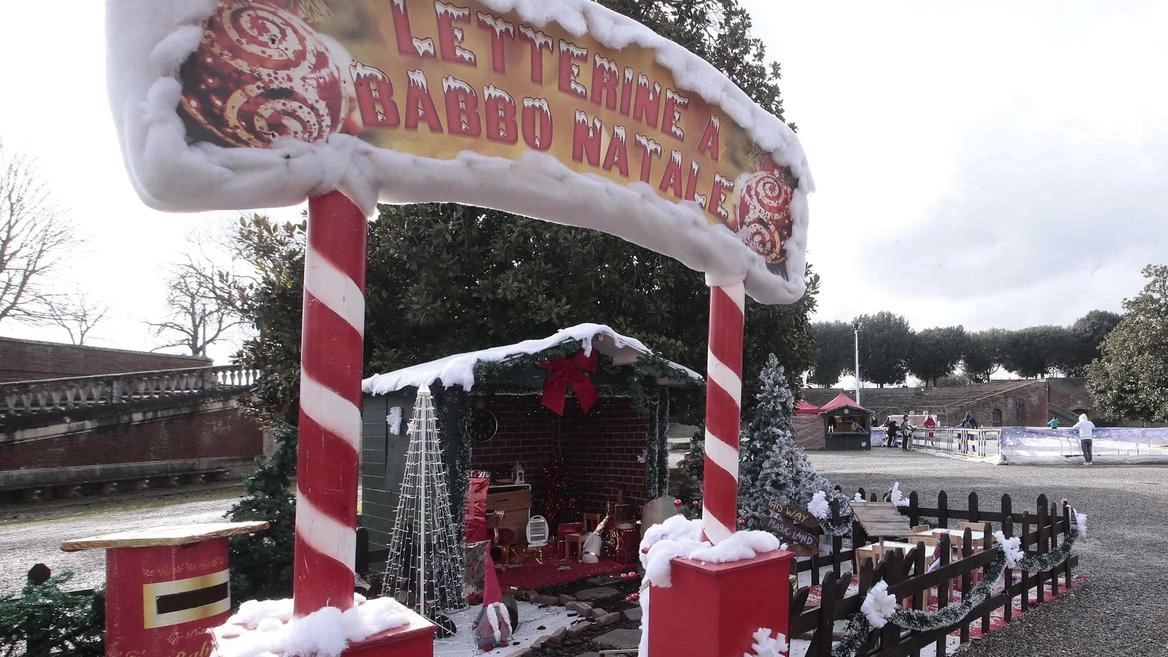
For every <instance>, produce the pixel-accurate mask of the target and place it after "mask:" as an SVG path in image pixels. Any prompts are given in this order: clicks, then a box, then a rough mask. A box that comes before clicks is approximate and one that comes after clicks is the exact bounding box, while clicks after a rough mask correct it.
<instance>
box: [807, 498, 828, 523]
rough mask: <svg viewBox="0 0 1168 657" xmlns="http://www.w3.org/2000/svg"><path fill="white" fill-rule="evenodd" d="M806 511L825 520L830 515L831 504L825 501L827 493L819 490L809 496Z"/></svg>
mask: <svg viewBox="0 0 1168 657" xmlns="http://www.w3.org/2000/svg"><path fill="white" fill-rule="evenodd" d="M807 513H810V514H811V515H813V516H815V517H816V518H819V519H820V520H827V519H828V518H830V517H831V504H830V503H829V502H828V501H827V493H825V492H823V491H819V492H817V493H815V495H812V496H811V501H810V502H808V503H807Z"/></svg>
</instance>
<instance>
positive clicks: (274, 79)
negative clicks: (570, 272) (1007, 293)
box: [107, 0, 811, 654]
mask: <svg viewBox="0 0 1168 657" xmlns="http://www.w3.org/2000/svg"><path fill="white" fill-rule="evenodd" d="M107 4H108V26H107V28H108V34H109V36H108V43H109V64H110V66H109V68H110V71H111V74H110V93H111V102H112V107H113V112H114V115H115V119H116V122H117V124H118V129H119V133H120V138H121V143H122V147H123V152H124V156H125V159H126V163H127V167H128V169H129V171H130V173H131V178H132V179H133V182H134V185H135V187H136V189H137V191H138V193H139V194H140V196H141V197H142V198H143V200H144V201H145V202H146V203H147V204H149V205H151V206H153V207H155V208H159V209H163V210H170V211H203V210H214V209H244V208H257V207H274V206H281V205H290V204H296V203H300V202H302V201H303V200H304V199H306V198H307V199H309V224H308V225H309V228H308V248H307V252H306V262H305V279H304V320H303V322H304V323H303V337H302V345H303V349H302V363H301V365H302V376H301V400H300V408H301V416H300V442H299V454H298V463H299V482H298V490H297V516H296V557H295V585H294V586H295V588H294V606H295V613H296V615H297V616H303V615H307V614H310V613H312V612H315V611H317V610H320V609H322V608H325V607H338V608H340V609H347V608H349V607H351V606H352V605H353V604H354V603H353V594H352V592H353V582H354V577H353V569H352V563H353V555H354V529H355V521H356V498H357V495H356V493H357V473H358V459H359V451H358V449H359V438H360V429H361V418H360V414H359V405H360V378H361V374H362V362H361V360H362V341H363V327H364V296H363V295H364V279H365V236H366V220H367V216H368V215H370V214H372V212H373V211H374V209H375V205H376V203H377V202H379V201H382V202H391V203H412V202H426V201H450V202H460V203H467V204H472V205H479V206H485V207H491V208H496V209H499V210H505V211H510V212H515V213H518V214H523V215H527V216H531V217H535V218H539V219H544V220H548V221H553V222H558V223H563V224H569V225H573V226H581V227H585V228H592V229H595V230H600V231H604V232H607V233H610V234H613V235H616V236H619V237H621V238H624V239H626V240H629V241H631V242H634V243H636V244H639V245H641V246H644V247H646V248H649V249H652V250H654V251H658V252H660V253H663V254H666V255H669V256H671V257H674V258H676V259H678V260H679V261H681V262H682V263H684V264H686V265H687V266H689V267H691V268H693V269H694V270H696V271H699V272H703V273H704V274H705V275H706V278H707V282H708V283H709V285H710V286H711V300H710V310H711V312H710V337H709V360H708V367H707V421H706V427H707V438H706V459H707V461H706V477H705V484H704V485H705V504H706V506H705V508H704V509H703V518H702V530H703V533H704V535H705V537H707V538H708V539H709V540H710V541H711V542H713V543H719V542H721V541H723V540H724V539H726V538H727V537H728V536H729V535H730V534H731V533H733V531H734V526H735V520H736V492H737V483H736V481H737V463H738V456H737V450H738V431H739V415H740V412H739V410H740V409H739V407H740V395H741V387H742V386H741V374H742V335H743V317H744V314H743V307H744V303H745V295H746V294H749V295H750V296H752V297H753V298H754V299H755V300H757V301H759V302H761V303H790V302H793V301H795V300H797V299H798V298H799V297H800V296H801V295H802V294H803V291H804V283H803V269H804V257H805V253H804V252H805V241H806V231H807V204H806V194H807V193H808V192H809V191H810V190H811V180H810V175H809V173H808V171H807V166H806V161H805V158H804V156H803V153H802V150H801V148H800V146H799V143H798V140H797V139H796V138H795V136H794V134H793V133H792V132H791V131H790V130H789V129H788V128H787V126H786V125H784V124H783V123H782V122H781V121H779V120H778V119H776V118H775V117H774V116H772V115H770V114H768V113H767V112H766V111H765V110H763V109H762V108H761V107H759V106H758V105H757V104H755V103H754V102H752V101H751V100H750V99H749V98H748V97H747V96H746V94H745V93H743V92H742V91H741V90H740V89H739V88H738V87H737V86H735V85H734V84H733V83H732V82H730V81H729V80H728V79H727V78H726V77H725V76H723V75H722V74H721V73H719V72H718V71H716V70H715V69H714V68H713V67H712V66H711V65H710V64H708V63H707V62H705V61H703V60H701V59H699V58H697V57H696V56H694V55H693V54H691V53H689V52H688V51H686V50H685V49H683V48H681V47H680V46H678V45H676V44H674V43H672V42H670V41H668V40H666V39H664V38H662V37H660V36H658V35H656V34H655V33H653V32H651V31H650V30H648V29H647V28H645V27H644V26H641V25H640V24H638V23H636V22H634V21H632V20H630V19H627V18H625V17H623V16H621V15H618V14H616V13H614V12H612V11H610V10H608V9H605V8H603V7H601V6H600V5H598V4H595V3H593V2H590V1H588V0H560V1H552V0H548V1H547V2H539V3H534V2H520V1H518V0H473V1H471V0H455V1H454V2H451V3H447V2H443V1H441V0H299V1H297V0H220V2H218V3H216V2H215V0H108V3H107ZM732 579H733V578H721V580H720V581H730V580H732ZM699 585H700V584H699ZM780 585H785V580H784V581H783V582H782V583H781V584H780V583H775V586H776V587H778V586H780ZM666 606H667V605H666ZM723 615H727V614H723ZM723 620H725V619H723ZM711 622H712V623H713V624H715V625H716V624H717V623H718V622H719V621H718V620H717V619H714V620H713V621H710V620H708V619H707V620H703V621H702V622H701V623H693V625H695V626H708V625H710V624H711ZM757 627H759V625H757V624H756V625H754V626H753V627H752V628H751V630H752V631H753V629H754V628H757ZM701 631H703V632H706V633H708V634H709V635H710V636H714V635H715V634H716V633H717V630H716V629H715V628H705V629H703V630H701ZM748 635H749V633H747V634H745V635H743V636H742V638H743V639H745V638H747V637H748ZM691 646H692V644H691ZM746 647H748V644H747V645H743V646H741V647H737V648H733V647H730V646H727V649H729V650H730V651H731V652H733V651H734V650H737V651H738V653H739V654H741V652H742V651H743V649H744V648H746ZM667 649H668V648H667V647H666V646H664V645H663V644H662V645H661V647H660V650H661V651H662V652H661V654H665V652H664V651H665V650H667ZM650 650H651V651H653V652H654V653H657V652H658V650H659V649H658V647H657V643H656V640H654V641H653V643H652V644H651V645H650ZM719 650H720V649H719ZM683 652H684V651H683ZM354 654H355V653H354ZM362 654H364V653H362ZM386 654H389V653H386ZM672 654H682V653H679V652H673V653H672ZM710 654H713V653H710ZM718 654H721V652H720V651H719V652H718Z"/></svg>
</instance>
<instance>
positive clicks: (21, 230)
mask: <svg viewBox="0 0 1168 657" xmlns="http://www.w3.org/2000/svg"><path fill="white" fill-rule="evenodd" d="M77 241H78V240H77V238H76V236H75V234H74V232H73V225H72V223H71V222H70V221H68V220H67V219H66V218H65V216H64V215H62V214H61V212H60V210H58V209H57V208H56V207H55V206H54V205H53V203H52V201H51V199H50V195H49V191H48V188H47V187H46V186H45V184H44V182H43V180H42V179H41V177H40V174H39V172H38V171H37V169H36V165H35V163H34V162H33V161H32V160H30V159H29V158H27V157H24V156H22V155H20V154H10V153H7V152H5V151H4V148H3V145H0V321H3V320H5V319H8V318H12V319H23V320H32V321H36V320H38V319H43V318H44V317H43V313H44V311H45V307H46V306H45V303H46V301H47V299H48V293H47V292H46V290H45V289H44V287H43V284H44V282H45V275H46V274H48V273H49V272H50V271H52V270H53V268H55V267H56V266H57V265H59V264H60V263H61V261H62V260H63V259H64V257H65V256H66V255H67V254H68V252H69V250H70V249H71V247H73V246H75V245H76V244H77Z"/></svg>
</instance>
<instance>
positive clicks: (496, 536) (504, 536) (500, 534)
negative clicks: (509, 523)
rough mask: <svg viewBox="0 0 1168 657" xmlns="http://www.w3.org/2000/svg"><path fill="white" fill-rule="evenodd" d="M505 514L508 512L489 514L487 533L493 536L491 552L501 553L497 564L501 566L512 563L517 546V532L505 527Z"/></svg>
mask: <svg viewBox="0 0 1168 657" xmlns="http://www.w3.org/2000/svg"><path fill="white" fill-rule="evenodd" d="M505 513H507V512H506V511H492V512H491V513H488V514H487V531H488V532H490V536H491V551H492V552H494V551H495V550H498V551H499V559H498V560H497V561H496V562H495V563H496V564H499V565H501V566H506V565H507V564H510V563H511V556H512V554H511V550H512V547H513V545H514V544H515V532H513V531H511V530H510V529H507V528H506V527H503V515H504V514H505ZM492 556H494V555H492Z"/></svg>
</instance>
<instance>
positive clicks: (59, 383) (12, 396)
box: [0, 365, 259, 422]
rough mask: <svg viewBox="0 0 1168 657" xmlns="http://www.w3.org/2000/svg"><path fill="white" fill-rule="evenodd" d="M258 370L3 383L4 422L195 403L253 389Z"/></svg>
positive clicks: (229, 367)
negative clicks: (145, 405)
mask: <svg viewBox="0 0 1168 657" xmlns="http://www.w3.org/2000/svg"><path fill="white" fill-rule="evenodd" d="M258 378H259V371H258V370H254V369H249V368H245V367H240V366H236V365H226V366H219V367H195V368H189V369H176V370H158V371H151V372H128V373H124V374H106V375H99V376H79V377H70V378H64V379H40V380H35V381H12V382H8V383H0V422H3V421H4V420H8V419H14V418H17V417H26V416H30V415H46V414H68V413H70V412H74V411H77V410H79V409H96V408H113V407H116V406H128V405H135V404H142V403H144V402H149V401H153V400H166V399H178V398H197V397H207V396H212V395H224V394H228V395H229V394H231V393H238V392H242V391H246V390H249V389H251V388H252V387H253V386H254V385H255V383H256V380H257V379H258Z"/></svg>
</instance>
